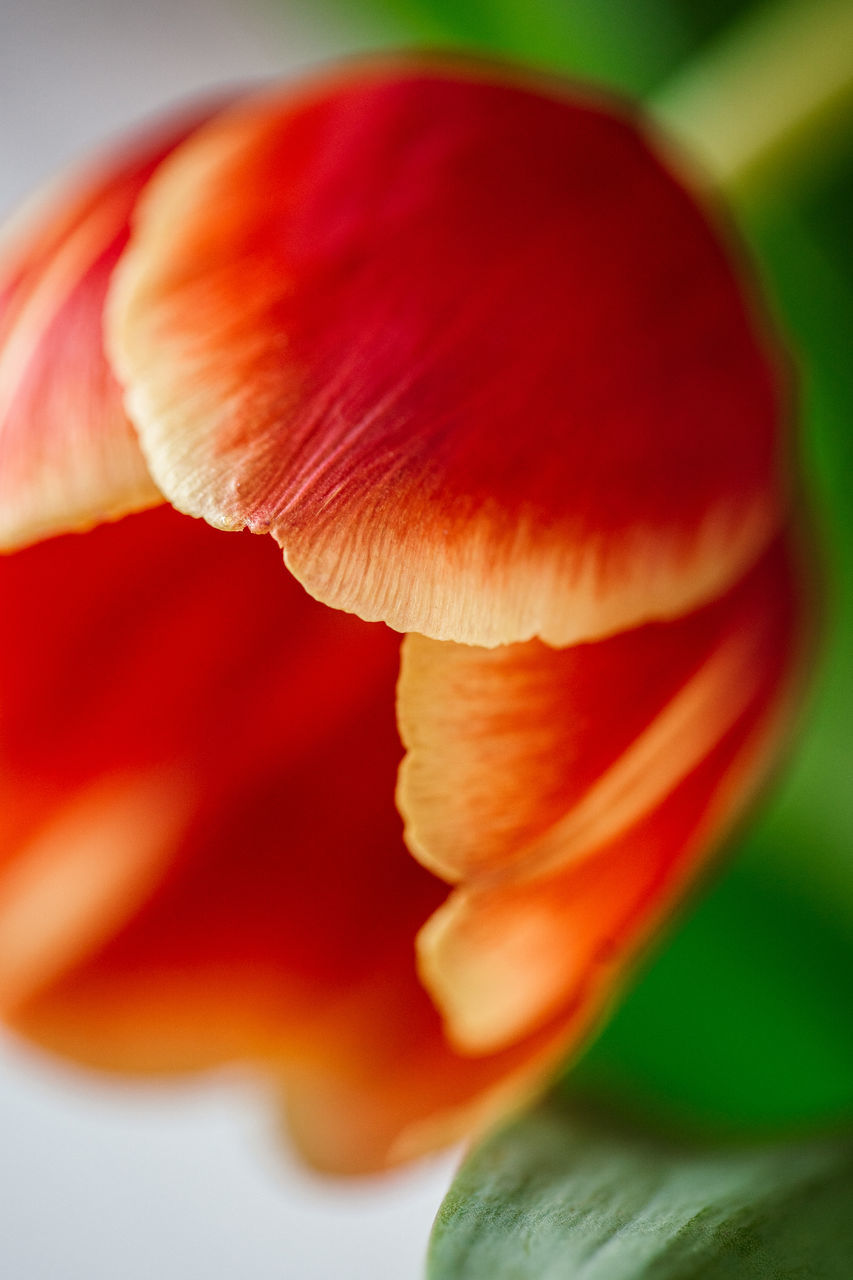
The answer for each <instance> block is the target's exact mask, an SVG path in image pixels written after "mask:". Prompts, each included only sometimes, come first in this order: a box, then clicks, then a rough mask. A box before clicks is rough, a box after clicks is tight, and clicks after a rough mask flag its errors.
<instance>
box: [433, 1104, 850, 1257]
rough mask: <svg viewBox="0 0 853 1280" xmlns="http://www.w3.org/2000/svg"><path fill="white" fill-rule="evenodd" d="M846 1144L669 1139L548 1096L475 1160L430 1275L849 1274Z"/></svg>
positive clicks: (442, 1215)
mask: <svg viewBox="0 0 853 1280" xmlns="http://www.w3.org/2000/svg"><path fill="white" fill-rule="evenodd" d="M851 1204H853V1142H851V1141H849V1140H841V1139H824V1140H821V1141H812V1142H809V1143H801V1144H798V1145H795V1146H792V1145H786V1146H778V1145H763V1146H760V1147H756V1146H752V1147H723V1148H721V1147H717V1148H715V1149H711V1148H703V1147H700V1146H695V1145H694V1146H690V1147H688V1146H684V1145H675V1144H667V1143H665V1142H663V1141H662V1140H661V1139H660V1138H659V1137H658V1138H651V1137H649V1136H647V1135H644V1134H641V1133H638V1132H635V1131H630V1130H625V1129H619V1128H616V1127H614V1126H613V1125H612V1124H609V1123H605V1122H603V1121H601V1120H600V1119H597V1118H595V1117H593V1116H591V1115H589V1114H580V1113H578V1112H576V1111H573V1110H571V1109H569V1108H568V1107H567V1106H566V1105H565V1104H563V1103H561V1102H559V1101H558V1100H556V1099H551V1100H550V1101H548V1102H545V1103H543V1104H542V1105H541V1106H540V1107H538V1108H537V1109H536V1110H534V1111H532V1112H531V1113H529V1114H528V1115H527V1116H525V1117H524V1118H523V1119H521V1120H519V1121H517V1122H516V1123H515V1124H513V1125H512V1126H511V1127H509V1128H508V1129H505V1130H504V1131H503V1132H501V1133H499V1134H497V1135H496V1136H494V1137H492V1138H491V1139H490V1140H489V1141H487V1142H486V1143H484V1144H483V1145H482V1146H481V1147H480V1148H479V1149H478V1150H477V1151H475V1152H474V1154H473V1155H471V1156H470V1157H469V1158H468V1159H467V1161H466V1162H465V1163H464V1164H463V1166H462V1169H461V1171H460V1173H459V1175H458V1177H457V1179H456V1182H455V1183H454V1185H453V1187H452V1189H451V1191H450V1193H449V1194H448V1196H447V1198H446V1200H445V1201H444V1204H443V1205H442V1207H441V1210H440V1211H439V1215H438V1218H437V1220H436V1225H435V1228H434V1231H433V1237H432V1241H431V1247H430V1254H429V1262H428V1276H429V1280H758V1277H760V1278H761V1280H849V1277H850V1270H851V1259H853V1213H851Z"/></svg>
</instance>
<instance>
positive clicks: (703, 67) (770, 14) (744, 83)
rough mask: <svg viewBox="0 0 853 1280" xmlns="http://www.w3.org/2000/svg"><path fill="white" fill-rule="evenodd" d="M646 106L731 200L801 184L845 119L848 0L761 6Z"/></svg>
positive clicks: (850, 35)
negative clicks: (789, 183) (784, 183)
mask: <svg viewBox="0 0 853 1280" xmlns="http://www.w3.org/2000/svg"><path fill="white" fill-rule="evenodd" d="M649 105H650V107H651V113H652V117H653V118H654V119H655V120H657V122H658V123H659V124H660V125H661V127H662V129H663V130H664V131H665V132H666V133H667V134H669V135H670V136H671V137H673V138H674V140H675V141H676V142H677V143H679V144H680V145H681V147H682V148H683V149H684V150H685V152H686V153H687V154H688V155H692V156H693V157H694V158H695V159H696V160H697V162H698V163H699V164H700V165H701V166H702V167H703V168H704V169H705V171H706V173H707V174H708V176H709V177H710V178H711V180H712V181H713V183H714V185H715V186H716V187H718V188H720V189H723V190H725V191H726V192H727V194H729V195H730V196H735V197H738V196H740V195H745V196H747V197H748V198H754V197H755V195H756V194H757V193H758V194H760V192H761V191H763V190H764V189H766V187H767V186H768V185H770V186H775V185H777V184H778V182H779V181H780V179H781V180H783V181H784V180H785V179H790V178H791V177H794V176H796V177H797V178H801V177H802V176H804V173H805V172H806V171H807V170H808V169H809V168H812V167H814V162H815V160H816V159H817V160H820V159H821V158H825V155H826V153H827V152H828V151H829V150H830V149H832V147H833V146H834V145H836V144H837V142H838V141H839V138H840V137H841V136H844V135H845V134H848V131H849V127H850V123H851V120H853V111H851V108H853V0H793V2H792V0H786V2H784V3H778V2H777V3H772V4H769V5H764V6H762V8H761V9H760V10H759V11H758V12H757V13H755V14H752V15H750V17H749V18H748V19H747V20H746V21H744V22H742V23H740V24H738V25H737V27H736V28H734V29H733V30H732V31H731V32H729V33H727V35H726V37H725V38H724V39H723V40H722V41H721V42H720V43H719V44H717V45H715V46H713V47H712V49H711V50H710V51H709V52H708V53H707V54H706V55H705V56H704V57H701V58H700V59H699V60H698V61H697V62H694V63H693V64H691V65H690V66H689V67H688V68H686V69H685V71H684V72H682V73H681V74H680V75H679V76H678V77H677V78H676V79H674V80H673V81H671V82H670V83H669V84H668V85H667V86H666V87H665V88H664V89H663V90H662V91H658V93H657V94H656V95H655V96H654V98H653V99H652V101H651V102H650V104H649ZM845 117H846V121H845ZM845 123H846V125H847V129H844V128H843V127H841V128H839V126H843V125H844V124H845ZM848 136H849V135H848Z"/></svg>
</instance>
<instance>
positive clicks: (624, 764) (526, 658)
mask: <svg viewBox="0 0 853 1280" xmlns="http://www.w3.org/2000/svg"><path fill="white" fill-rule="evenodd" d="M792 610H793V605H792V600H791V580H790V570H789V566H788V563H787V559H786V556H785V552H784V549H783V548H782V545H781V544H779V543H777V544H776V545H775V546H774V548H773V549H772V551H771V552H770V553H768V554H767V555H766V556H765V557H764V558H763V560H762V561H761V562H760V564H759V565H758V566H757V567H756V568H755V569H754V570H752V571H751V572H750V573H749V574H747V575H746V577H745V578H744V579H743V580H742V581H741V582H740V583H739V584H738V585H737V586H736V587H735V588H733V589H732V590H731V591H730V592H729V593H728V594H727V595H725V596H723V597H722V598H721V599H720V600H717V601H715V602H714V603H713V604H711V605H708V606H706V607H705V608H704V609H701V610H698V611H696V612H695V613H692V614H687V615H685V616H684V617H682V618H678V619H676V620H674V621H672V622H665V623H651V624H648V625H647V626H645V627H640V628H637V629H636V630H633V631H627V632H622V633H621V634H620V635H617V636H612V637H610V638H608V639H606V640H601V641H598V642H595V643H590V644H581V645H576V646H574V647H571V648H567V649H558V650H557V649H550V648H548V647H546V646H545V645H543V644H541V643H540V642H538V641H529V642H528V643H527V644H521V645H509V646H504V647H502V648H498V649H482V648H477V647H475V646H471V645H454V644H446V643H441V642H440V641H435V640H429V639H426V638H425V637H423V636H407V637H406V639H405V641H404V642H403V661H402V667H401V679H400V685H399V689H398V719H399V723H400V728H401V733H402V737H403V741H404V743H405V745H406V747H407V748H408V754H407V756H406V759H405V760H404V762H403V766H402V768H401V771H400V783H399V788H398V804H399V806H400V809H401V811H402V813H403V815H404V817H405V818H406V841H407V843H408V845H409V847H410V848H411V849H412V850H413V852H414V853H415V854H416V856H417V857H418V858H419V859H420V860H421V862H423V863H424V865H425V866H428V867H429V868H430V869H431V870H432V871H435V872H436V873H437V874H438V875H440V876H442V877H443V878H444V879H446V880H449V881H458V880H463V879H469V878H471V877H475V876H479V875H484V876H488V877H495V876H501V875H506V874H512V875H515V876H518V875H523V876H529V875H541V874H543V872H544V871H547V870H548V869H549V868H550V867H552V866H553V865H554V864H555V863H556V864H559V863H561V862H567V861H570V860H578V859H580V858H583V857H585V856H586V855H587V854H588V853H589V851H590V850H594V849H596V848H597V847H598V846H599V845H603V844H605V843H606V842H607V841H608V840H610V839H611V838H612V837H613V836H615V835H618V834H619V832H620V831H622V830H624V829H627V828H629V827H630V826H631V825H632V824H633V823H634V822H635V821H636V820H637V819H638V818H641V817H642V816H643V815H644V814H645V813H647V812H649V811H650V810H651V809H653V808H654V807H655V806H656V805H657V804H659V803H660V801H661V800H662V799H663V798H664V797H665V796H666V795H667V794H668V792H669V791H671V790H672V788H673V787H674V786H676V785H677V784H678V782H679V781H680V780H681V779H682V778H684V777H685V776H686V775H687V774H688V773H690V771H691V770H692V769H693V768H694V767H695V766H696V765H697V764H698V763H699V762H700V761H701V760H702V759H704V757H705V756H706V755H707V754H708V752H709V751H710V750H711V749H712V748H713V747H714V746H715V745H716V743H717V742H719V741H720V739H721V738H722V737H723V736H724V735H725V734H726V733H727V732H728V730H729V729H730V728H731V727H732V725H733V724H735V723H736V722H737V721H738V719H739V718H740V716H741V715H742V714H743V712H744V711H745V709H746V708H747V707H748V706H749V705H750V704H751V702H752V700H753V699H754V697H755V695H756V690H757V689H766V688H769V689H770V690H773V689H775V687H776V684H777V683H778V681H779V679H780V677H781V674H782V672H784V670H785V668H786V665H787V663H788V661H789V645H790V641H791V636H792Z"/></svg>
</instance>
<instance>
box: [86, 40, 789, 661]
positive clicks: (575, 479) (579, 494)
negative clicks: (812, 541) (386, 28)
mask: <svg viewBox="0 0 853 1280" xmlns="http://www.w3.org/2000/svg"><path fill="white" fill-rule="evenodd" d="M490 77H494V78H490ZM108 331H109V334H110V347H111V352H112V355H113V358H114V360H115V363H116V367H117V369H118V371H119V375H120V377H121V379H122V381H123V382H124V383H125V384H126V386H127V389H128V405H129V407H130V412H131V414H132V416H133V418H134V421H135V422H136V424H137V426H138V428H139V430H140V434H141V438H142V441H143V446H144V448H145V451H146V456H147V458H148V461H149V465H150V467H151V470H152V474H153V475H154V477H155V479H156V481H157V483H158V485H159V486H160V487H161V489H162V490H163V492H164V493H165V494H166V495H167V496H168V498H169V500H170V501H172V502H173V503H174V504H175V505H176V506H177V507H178V508H179V509H180V510H184V511H188V512H190V513H192V514H194V515H201V516H204V517H205V518H206V519H207V520H209V521H210V522H211V523H213V524H215V525H217V526H219V527H221V528H226V529H237V528H242V527H244V526H247V527H249V528H251V529H253V530H255V531H259V532H260V531H263V532H266V531H271V532H272V533H273V534H274V536H275V538H276V539H277V540H278V541H279V543H280V544H281V546H282V547H283V549H284V554H285V560H286V562H287V564H288V566H289V567H290V568H291V570H292V571H293V572H294V573H295V575H296V576H297V577H298V578H299V580H300V581H301V582H302V583H303V584H304V585H305V586H306V588H307V589H308V590H309V591H310V592H311V594H313V595H314V596H316V597H317V598H318V599H320V600H322V601H324V602H326V603H328V604H331V605H333V606H335V607H337V608H342V609H346V610H350V611H353V612H355V613H357V614H359V615H360V616H362V617H364V618H367V619H383V620H385V621H386V622H388V623H389V624H390V625H391V626H393V627H395V628H397V629H399V630H401V631H415V632H421V633H423V634H426V635H428V636H431V637H434V638H438V639H451V640H456V641H462V642H465V643H474V644H480V645H488V646H491V645H497V644H503V643H509V642H514V641H520V640H527V639H529V638H531V637H533V636H540V637H542V638H543V639H545V640H546V641H548V642H550V643H554V644H559V645H564V644H567V643H573V642H575V641H577V640H582V639H588V638H591V637H595V636H599V635H603V634H607V633H611V632H615V631H618V630H621V629H624V628H626V627H629V626H634V625H637V624H639V623H642V622H645V621H648V620H650V619H654V618H666V617H672V616H675V615H678V614H679V613H682V612H684V611H686V610H687V609H690V608H693V607H695V606H697V605H699V604H701V603H704V602H705V601H706V600H708V599H711V598H713V597H714V596H715V595H717V594H718V593H719V592H720V591H721V590H723V589H725V588H726V587H727V586H728V585H729V584H730V583H731V582H733V581H735V580H736V579H737V578H738V577H739V576H740V575H741V574H742V572H743V571H744V570H745V569H746V568H747V567H748V566H749V564H750V563H752V562H753V561H754V560H755V559H756V557H757V556H758V554H759V553H760V552H761V550H762V549H763V548H764V547H765V546H766V545H767V544H768V543H769V541H770V540H771V538H772V536H773V533H774V530H775V528H776V527H777V525H778V521H779V518H780V505H781V503H782V502H783V501H784V499H783V498H781V497H780V476H779V457H778V425H779V419H780V415H781V413H782V412H783V408H784V406H783V403H782V401H783V398H784V394H783V391H782V390H781V380H780V377H779V370H778V368H777V361H776V357H775V353H774V352H773V351H772V349H771V348H770V346H769V345H768V343H767V342H766V341H765V335H764V333H763V330H762V326H761V324H760V322H759V321H758V320H757V319H756V317H755V315H753V314H751V308H750V305H749V303H748V301H747V299H746V298H745V297H744V294H743V291H742V287H741V284H740V282H739V281H738V279H737V278H736V273H735V271H734V270H733V268H732V266H731V265H730V263H729V261H728V246H727V245H725V244H724V243H722V242H721V239H720V238H719V237H718V236H717V235H716V233H715V232H714V230H713V229H712V226H711V224H710V222H709V219H708V217H707V216H706V214H705V213H703V212H700V210H699V209H698V208H697V207H696V205H695V204H694V202H693V201H692V199H691V198H690V197H689V196H688V195H687V194H686V193H685V191H684V190H683V188H682V187H681V186H680V185H679V183H678V182H677V181H676V179H675V178H674V177H673V176H672V175H671V174H670V173H669V172H668V171H667V170H666V168H665V167H664V166H663V164H662V163H661V162H660V161H659V160H658V159H657V158H656V157H655V156H654V154H653V153H652V151H651V149H650V147H649V145H648V144H647V142H646V141H645V140H644V138H643V136H642V135H641V133H640V131H639V130H638V129H637V127H636V126H635V124H634V123H633V122H632V120H631V119H630V118H629V117H628V116H627V114H626V112H625V110H624V109H622V108H618V107H615V106H614V104H613V103H607V104H606V107H603V106H602V105H600V104H599V103H597V102H595V101H587V100H584V99H582V98H579V97H577V96H576V97H575V98H574V99H571V98H569V97H567V96H565V95H564V94H563V92H562V91H561V90H560V89H558V88H555V87H554V86H553V85H551V84H546V85H542V84H541V83H539V84H536V83H534V84H531V83H525V82H522V81H521V79H517V80H516V81H513V80H512V79H511V78H509V77H508V74H507V72H506V71H501V72H500V75H499V76H498V75H497V73H496V72H495V70H494V68H492V69H489V68H487V67H485V66H476V65H475V66H474V67H473V68H472V67H471V66H464V65H461V66H460V65H456V66H453V65H450V64H447V65H444V64H442V63H441V62H440V61H438V62H437V61H435V60H433V61H430V60H426V61H418V60H416V59H414V60H400V61H396V62H394V61H389V62H387V63H379V64H376V65H370V66H367V67H361V68H353V69H351V70H350V71H349V73H348V74H343V75H339V76H338V77H337V78H336V79H334V80H329V79H327V80H319V81H315V82H313V83H309V84H308V85H307V86H303V87H302V88H301V89H299V90H294V89H293V88H292V87H288V88H287V90H285V91H277V92H276V93H273V94H266V95H264V96H261V97H259V98H257V99H256V100H254V101H251V102H246V103H242V104H239V105H238V106H236V107H235V108H234V109H233V110H231V111H229V112H226V113H224V114H223V115H221V116H220V117H219V118H218V119H217V120H216V121H214V122H213V123H212V124H211V125H210V126H209V127H208V128H206V129H204V130H202V131H200V132H199V134H197V135H196V136H195V137H194V138H193V139H192V140H191V141H190V142H189V143H188V144H187V145H186V146H184V147H182V148H181V150H180V152H179V153H177V154H176V155H175V157H174V158H173V159H172V160H171V161H170V162H169V163H167V164H166V165H164V166H163V168H162V169H161V170H160V172H159V173H158V174H157V175H156V176H155V179H154V180H153V182H152V184H151V186H150V187H149V190H148V192H147V193H146V196H145V199H144V201H143V204H142V209H141V215H140V219H139V222H138V226H137V232H136V234H135V236H134V239H133V242H132V244H131V247H130V249H129V251H128V253H127V254H126V255H125V256H124V258H123V260H122V263H121V264H120V267H119V271H118V274H117V278H116V285H115V288H114V292H113V294H112V298H111V304H110V309H109V323H108Z"/></svg>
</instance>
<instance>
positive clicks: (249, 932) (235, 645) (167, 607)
mask: <svg viewBox="0 0 853 1280" xmlns="http://www.w3.org/2000/svg"><path fill="white" fill-rule="evenodd" d="M0 607H2V609H3V614H4V617H5V618H6V619H7V620H11V625H7V626H6V627H4V628H3V629H2V632H0V802H2V803H0V1011H2V1015H3V1017H4V1018H5V1020H6V1021H7V1022H9V1023H10V1024H11V1025H13V1026H14V1027H15V1028H16V1029H17V1030H18V1031H19V1032H21V1033H23V1034H26V1035H27V1036H29V1037H31V1038H32V1039H33V1040H35V1041H37V1042H38V1043H40V1044H42V1045H44V1046H46V1047H48V1048H49V1049H51V1050H52V1051H55V1052H58V1053H61V1054H63V1055H67V1056H69V1057H71V1058H74V1059H76V1060H79V1061H81V1062H84V1063H89V1064H93V1065H95V1066H98V1067H100V1068H102V1069H108V1070H115V1071H124V1072H155V1073H158V1072H173V1071H194V1070H197V1069H200V1068H205V1067H209V1066H212V1065H214V1064H217V1063H221V1062H234V1061H238V1062H246V1061H251V1062H252V1063H253V1064H254V1065H255V1067H256V1068H258V1067H260V1069H261V1070H262V1072H264V1073H265V1074H266V1075H267V1076H268V1078H269V1079H270V1081H271V1082H272V1086H273V1088H274V1089H275V1090H278V1089H281V1090H282V1091H283V1094H284V1096H285V1098H286V1102H285V1107H286V1110H287V1113H288V1117H289V1123H290V1126H291V1127H292V1129H293V1130H294V1132H295V1133H296V1135H297V1137H298V1139H299V1141H300V1143H301V1145H302V1147H303V1150H304V1151H305V1153H306V1154H307V1155H308V1157H309V1158H310V1159H311V1160H313V1161H314V1162H315V1163H316V1164H319V1165H322V1166H323V1167H325V1168H328V1169H334V1170H337V1171H346V1172H354V1171H358V1170H364V1169H368V1168H377V1167H381V1166H383V1165H385V1164H387V1163H389V1162H391V1161H394V1160H400V1159H404V1158H408V1157H411V1156H413V1155H414V1154H417V1153H420V1152H421V1151H423V1150H426V1149H429V1148H431V1147H434V1146H436V1145H439V1144H441V1143H444V1142H446V1141H449V1140H451V1139H456V1138H458V1137H460V1136H461V1135H462V1134H463V1133H464V1132H466V1131H467V1130H469V1129H470V1127H471V1126H472V1125H474V1124H475V1123H477V1121H478V1119H479V1120H480V1121H481V1122H485V1119H486V1118H487V1117H490V1116H492V1115H493V1113H494V1112H495V1109H496V1108H499V1107H504V1106H506V1103H507V1099H508V1097H509V1096H517V1094H518V1092H519V1090H523V1089H528V1090H529V1089H531V1088H532V1087H533V1086H534V1084H537V1083H539V1082H540V1081H541V1080H542V1078H543V1074H544V1073H545V1072H546V1071H547V1069H548V1067H549V1065H550V1064H551V1063H552V1062H553V1061H554V1060H555V1058H556V1057H557V1056H558V1055H559V1052H560V1050H561V1048H562V1046H563V1044H564V1042H565V1038H566V1034H567V1031H566V1026H565V1025H564V1023H563V1022H562V1021H561V1022H559V1023H558V1022H556V1021H555V1023H554V1024H553V1025H552V1026H550V1027H548V1028H546V1029H544V1030H543V1032H542V1033H541V1034H540V1035H538V1036H535V1037H532V1038H531V1039H530V1040H529V1042H526V1043H524V1044H522V1045H518V1046H514V1047H513V1048H512V1049H510V1050H509V1051H508V1052H507V1053H501V1054H497V1055H494V1056H492V1057H490V1058H482V1059H479V1060H476V1061H475V1060H471V1059H465V1058H464V1057H461V1056H460V1055H458V1054H457V1053H456V1052H455V1051H454V1050H453V1049H452V1048H451V1047H450V1046H449V1045H448V1043H447V1041H446V1039H445V1036H444V1032H443V1029H442V1025H441V1019H440V1017H439V1015H438V1013H437V1012H436V1010H435V1008H434V1006H433V1004H432V1001H431V999H430V997H429V996H428V994H427V993H426V991H425V990H424V988H423V986H422V984H421V983H420V981H419V978H418V976H417V972H416V964H415V946H414V943H415V937H416V934H417V931H418V930H419V929H420V927H421V926H422V925H423V924H424V922H425V921H426V920H427V919H428V918H429V917H430V915H431V914H432V913H433V912H434V911H435V910H436V908H437V907H438V906H439V905H440V904H441V902H442V901H443V899H444V897H445V896H446V893H447V889H446V886H445V885H444V884H443V883H441V882H440V881H439V880H437V879H436V878H435V877H433V876H432V875H431V874H429V873H428V872H427V871H425V870H424V869H423V868H422V867H420V866H418V865H417V863H416V862H415V861H414V860H413V859H412V858H411V855H410V854H409V852H408V850H407V849H406V847H405V845H404V843H403V840H402V825H401V822H400V819H399V816H398V814H397V812H396V810H395V807H394V787H395V783H396V775H397V770H398V766H399V761H400V757H401V754H402V746H401V744H400V740H399V736H398V732H397V727H396V720H395V714H394V689H395V684H396V680H397V675H398V667H399V644H400V641H399V637H398V636H397V635H396V634H395V633H393V632H392V631H390V630H389V629H388V628H386V627H384V626H381V625H368V624H365V623H362V622H361V621H359V620H358V619H356V618H353V617H351V616H348V615H346V614H343V613H338V612H336V611H333V610H330V609H326V608H324V607H323V606H321V605H318V604H317V603H316V602H315V601H313V600H312V599H311V598H310V597H309V596H308V595H306V593H305V592H304V591H303V590H302V588H301V587H300V586H299V585H298V584H297V583H296V582H295V581H294V580H293V579H292V578H290V577H289V575H287V574H284V573H283V572H282V569H281V564H280V559H279V556H278V555H277V553H276V550H275V548H274V547H273V546H272V544H270V543H269V542H268V541H267V540H266V539H257V538H252V537H251V536H250V535H248V534H245V535H241V536H234V537H224V536H222V535H221V534H218V533H216V532H215V531H213V530H212V529H210V528H209V527H207V526H206V525H205V524H204V523H203V522H200V521H192V520H188V519H186V518H185V517H182V516H180V515H178V514H177V513H175V512H174V511H172V510H171V509H170V508H168V507H160V508H157V509H156V510H153V511H149V512H146V513H142V514H138V515H135V516H131V517H128V518H126V519H124V520H122V521H119V522H117V523H114V524H105V525H102V526H100V527H99V528H97V529H95V530H93V531H91V532H90V533H88V534H86V535H85V536H82V537H81V536H79V535H68V536H65V537H62V538H57V539H53V540H50V541H46V542H43V543H40V544H39V545H37V546H33V547H30V548H28V549H26V550H24V551H22V552H20V553H19V554H17V555H16V556H12V557H7V558H5V559H0Z"/></svg>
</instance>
